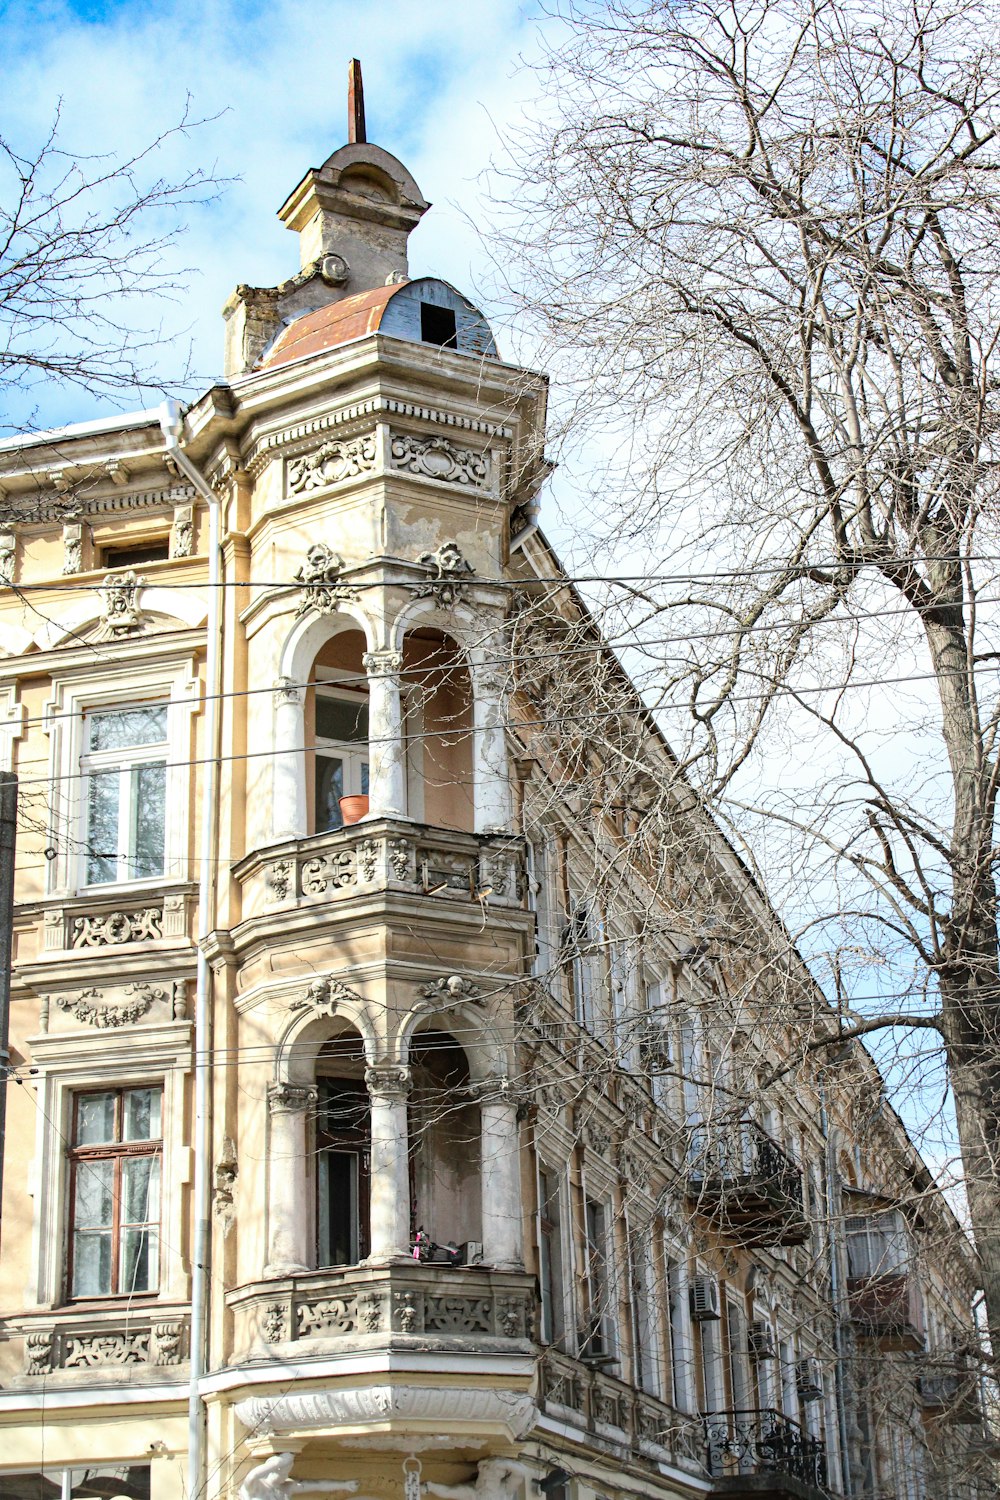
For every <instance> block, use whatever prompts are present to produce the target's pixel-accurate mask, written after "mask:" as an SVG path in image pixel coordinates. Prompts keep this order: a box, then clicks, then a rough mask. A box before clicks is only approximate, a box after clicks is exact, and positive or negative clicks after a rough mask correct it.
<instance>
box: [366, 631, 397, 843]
mask: <svg viewBox="0 0 1000 1500" xmlns="http://www.w3.org/2000/svg"><path fill="white" fill-rule="evenodd" d="M362 660H363V662H364V668H365V671H366V672H367V673H368V738H369V742H370V743H369V749H368V763H369V764H368V816H369V818H405V817H406V765H405V759H404V753H403V751H404V745H403V704H402V697H401V694H400V690H399V674H400V672H401V671H402V670H403V658H402V656H401V655H400V653H399V652H398V651H366V652H365V654H364V657H363V658H362Z"/></svg>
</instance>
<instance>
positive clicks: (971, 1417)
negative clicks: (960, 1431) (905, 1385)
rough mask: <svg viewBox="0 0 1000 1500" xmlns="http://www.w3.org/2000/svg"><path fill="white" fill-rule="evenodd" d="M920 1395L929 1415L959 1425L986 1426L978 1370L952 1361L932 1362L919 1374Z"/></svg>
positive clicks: (918, 1393)
mask: <svg viewBox="0 0 1000 1500" xmlns="http://www.w3.org/2000/svg"><path fill="white" fill-rule="evenodd" d="M917 1395H918V1396H919V1397H920V1404H921V1406H922V1407H923V1409H924V1411H925V1412H927V1413H928V1415H930V1416H933V1417H935V1418H936V1419H937V1420H938V1421H941V1422H946V1423H954V1424H956V1425H967V1426H970V1427H971V1426H982V1422H983V1403H982V1396H981V1393H980V1387H979V1377H978V1375H977V1373H976V1371H975V1370H972V1369H968V1368H966V1367H964V1366H962V1365H958V1364H956V1363H955V1362H952V1363H951V1365H950V1367H949V1366H947V1365H944V1364H934V1363H928V1365H927V1367H926V1368H925V1369H924V1370H923V1371H922V1373H921V1374H920V1375H918V1376H917Z"/></svg>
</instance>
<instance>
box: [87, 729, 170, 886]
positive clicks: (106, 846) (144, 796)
mask: <svg viewBox="0 0 1000 1500" xmlns="http://www.w3.org/2000/svg"><path fill="white" fill-rule="evenodd" d="M166 754H167V705H166V704H165V703H151V704H147V705H145V706H143V707H136V708H122V709H101V710H95V711H94V712H92V713H89V712H88V713H86V714H85V715H84V753H83V756H82V759H81V762H80V770H81V773H82V778H83V786H84V829H83V841H84V848H85V850H86V876H85V879H86V884H87V885H106V884H108V883H109V882H111V881H117V880H149V879H151V878H152V877H154V876H156V875H162V874H163V865H164V860H163V854H164V836H165V825H166V791H167V764H166Z"/></svg>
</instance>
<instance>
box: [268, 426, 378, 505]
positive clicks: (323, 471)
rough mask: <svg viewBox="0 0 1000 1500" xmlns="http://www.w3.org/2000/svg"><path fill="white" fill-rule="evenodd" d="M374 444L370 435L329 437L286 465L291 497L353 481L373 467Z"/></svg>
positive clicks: (374, 459) (371, 433)
mask: <svg viewBox="0 0 1000 1500" xmlns="http://www.w3.org/2000/svg"><path fill="white" fill-rule="evenodd" d="M377 452H378V449H377V445H376V441H375V433H374V432H365V433H362V435H361V436H360V437H355V438H331V439H330V440H329V441H327V442H325V443H323V444H321V445H320V447H318V448H315V449H314V450H313V451H312V452H311V453H306V454H303V455H302V457H301V458H293V459H292V460H291V461H290V462H289V465H288V490H289V493H290V494H292V495H303V494H308V493H309V491H310V490H322V489H327V488H328V487H329V486H330V485H334V484H341V483H343V481H344V480H345V479H356V478H357V476H358V475H359V474H367V473H369V472H370V471H371V470H372V469H374V468H375V461H376V456H377Z"/></svg>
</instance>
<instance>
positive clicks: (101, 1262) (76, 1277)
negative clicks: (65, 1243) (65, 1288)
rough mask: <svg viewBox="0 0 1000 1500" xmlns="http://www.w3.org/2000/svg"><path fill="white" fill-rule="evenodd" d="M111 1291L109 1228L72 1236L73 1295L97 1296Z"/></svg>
mask: <svg viewBox="0 0 1000 1500" xmlns="http://www.w3.org/2000/svg"><path fill="white" fill-rule="evenodd" d="M110 1291H111V1230H110V1229H108V1230H106V1231H105V1232H104V1233H102V1234H94V1233H93V1232H90V1233H87V1234H74V1236H73V1296H74V1297H99V1296H106V1295H107V1294H108V1292H110Z"/></svg>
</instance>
